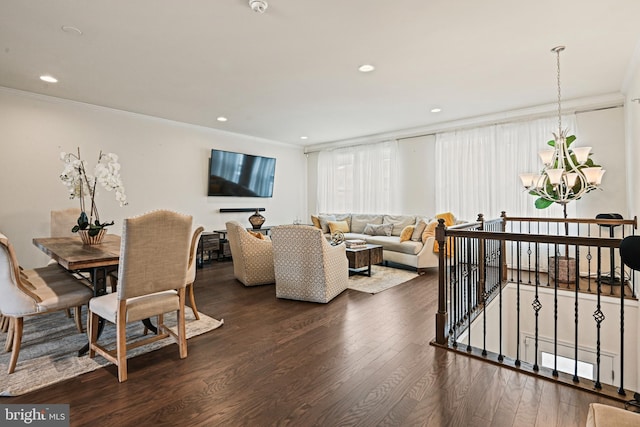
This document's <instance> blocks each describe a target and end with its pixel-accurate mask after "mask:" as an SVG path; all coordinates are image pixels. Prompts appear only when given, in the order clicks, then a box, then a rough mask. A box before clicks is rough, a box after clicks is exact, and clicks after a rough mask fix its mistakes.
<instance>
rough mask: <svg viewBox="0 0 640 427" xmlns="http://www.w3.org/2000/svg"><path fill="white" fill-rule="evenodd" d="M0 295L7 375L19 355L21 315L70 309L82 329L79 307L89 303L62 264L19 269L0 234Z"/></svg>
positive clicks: (88, 295) (87, 290) (85, 288)
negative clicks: (5, 324) (5, 326)
mask: <svg viewBox="0 0 640 427" xmlns="http://www.w3.org/2000/svg"><path fill="white" fill-rule="evenodd" d="M0 295H2V298H0V313H2V315H3V317H5V318H9V319H10V325H9V331H8V334H7V347H10V348H11V349H12V351H11V357H10V361H9V369H8V373H9V374H11V373H13V372H14V371H15V368H16V364H17V362H18V355H19V354H20V347H21V343H22V332H23V325H24V318H25V317H29V316H35V315H39V314H45V313H51V312H54V311H62V310H66V309H70V308H74V309H75V310H76V316H75V318H76V326H79V327H80V330H82V327H81V326H80V325H79V321H80V311H79V309H80V307H81V306H82V305H84V304H87V303H88V302H89V300H90V299H91V297H92V296H93V291H92V290H91V289H90V288H89V287H88V286H86V285H84V284H83V282H81V281H79V280H77V279H76V278H74V277H73V276H72V275H71V274H69V272H68V271H67V270H65V269H64V268H62V267H56V266H49V267H44V268H40V269H37V268H36V269H33V270H21V269H20V264H18V260H17V259H16V254H15V252H14V250H13V246H12V245H11V243H10V242H9V239H8V238H7V237H6V236H5V235H4V234H2V233H0ZM9 344H10V345H9ZM7 351H8V348H7Z"/></svg>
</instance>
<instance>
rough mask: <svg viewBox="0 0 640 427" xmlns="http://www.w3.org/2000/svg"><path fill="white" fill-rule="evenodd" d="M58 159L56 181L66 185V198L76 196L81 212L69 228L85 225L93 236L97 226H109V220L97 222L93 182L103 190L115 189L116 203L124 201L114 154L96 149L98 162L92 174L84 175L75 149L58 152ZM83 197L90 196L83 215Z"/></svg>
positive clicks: (84, 170) (83, 227)
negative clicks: (73, 225) (60, 169)
mask: <svg viewBox="0 0 640 427" xmlns="http://www.w3.org/2000/svg"><path fill="white" fill-rule="evenodd" d="M60 160H61V161H62V162H63V163H64V169H63V170H62V173H61V174H60V180H61V181H62V183H63V184H64V185H65V186H66V187H67V189H68V191H69V198H71V199H76V198H77V199H80V210H81V211H82V213H81V214H80V218H78V225H76V226H75V227H73V230H72V231H73V232H76V231H78V230H85V229H87V228H88V229H89V235H95V234H98V232H99V231H100V229H102V228H104V227H106V226H108V225H113V222H110V223H101V222H100V216H99V214H98V208H97V207H96V204H95V196H96V187H97V184H98V183H100V185H101V186H102V187H103V188H104V189H106V190H107V191H114V192H115V195H116V200H117V201H118V203H120V206H125V205H126V204H127V196H126V194H125V190H124V186H123V185H122V180H121V179H120V164H119V163H118V156H117V155H115V154H114V153H108V154H103V153H102V152H100V155H99V156H98V163H97V164H96V167H95V169H94V175H89V174H87V172H86V168H85V163H84V160H82V159H81V158H80V149H79V148H78V154H77V155H76V154H73V153H65V152H62V153H60ZM87 196H88V197H90V198H91V208H90V210H89V216H87V214H86V210H85V204H84V198H85V197H87ZM94 218H95V220H94Z"/></svg>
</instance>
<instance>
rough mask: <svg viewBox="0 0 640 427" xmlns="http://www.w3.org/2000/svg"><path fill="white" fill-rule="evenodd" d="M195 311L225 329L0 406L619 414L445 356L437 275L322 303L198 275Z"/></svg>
mask: <svg viewBox="0 0 640 427" xmlns="http://www.w3.org/2000/svg"><path fill="white" fill-rule="evenodd" d="M195 292H196V298H197V302H198V308H199V309H200V311H202V312H203V313H206V314H208V315H210V316H213V317H215V318H218V319H220V318H224V320H225V324H224V326H223V327H222V328H219V329H217V330H215V331H212V332H210V333H208V334H205V335H202V336H198V337H194V338H192V339H190V340H189V356H188V357H187V358H186V359H184V360H180V359H179V357H178V349H177V347H176V346H175V345H170V346H168V347H164V348H162V349H160V350H157V351H154V352H152V353H148V354H145V355H143V356H140V357H136V358H134V359H130V360H129V380H128V381H127V382H125V383H122V384H120V383H118V381H117V373H116V369H115V368H114V367H113V366H110V367H107V368H104V369H100V370H98V371H95V372H91V373H88V374H85V375H82V376H80V377H77V378H74V379H71V380H68V381H65V382H62V383H59V384H56V385H53V386H51V387H48V388H46V389H42V390H39V391H36V392H33V393H30V394H27V395H24V396H19V397H14V398H1V399H0V403H68V404H70V407H71V425H72V426H84V425H87V426H89V425H91V426H138V427H143V426H148V425H168V426H271V425H292V426H346V425H350V426H351V425H354V426H355V425H360V426H422V425H424V426H518V427H521V426H562V427H565V426H584V424H585V422H586V417H587V410H588V404H589V403H590V402H601V403H608V404H611V405H613V406H617V407H622V404H621V403H619V402H615V401H612V400H607V399H604V398H601V397H599V396H596V395H594V394H591V393H588V392H585V391H581V390H576V389H573V388H570V387H566V386H562V385H560V384H556V383H554V382H550V381H547V380H542V379H537V378H534V377H532V376H528V375H525V374H521V373H518V372H515V371H512V370H509V369H507V368H503V367H500V366H496V365H491V364H488V363H485V362H482V361H479V360H475V359H472V358H469V357H466V356H464V355H460V354H455V353H453V352H449V351H446V350H443V349H440V348H437V347H434V346H431V345H430V344H429V342H430V341H431V340H432V339H433V337H434V333H435V312H436V305H437V272H436V271H431V272H428V273H427V274H425V275H424V276H419V277H417V278H415V279H413V280H412V281H411V282H409V283H406V284H403V285H401V286H397V287H394V288H392V289H389V290H387V291H384V292H381V293H379V294H376V295H370V294H366V293H361V292H357V291H352V290H347V291H346V292H344V293H343V294H341V295H340V296H338V297H337V298H336V299H334V300H333V301H332V302H331V303H329V304H315V303H306V302H299V301H288V300H278V299H276V297H275V290H274V286H273V285H267V286H258V287H250V288H246V287H244V286H242V285H241V284H240V283H239V282H237V281H236V280H235V279H234V278H233V266H232V263H231V261H225V262H213V263H212V264H210V265H206V266H205V268H204V269H201V270H198V276H197V279H196V286H195Z"/></svg>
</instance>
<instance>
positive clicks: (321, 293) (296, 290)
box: [271, 225, 349, 303]
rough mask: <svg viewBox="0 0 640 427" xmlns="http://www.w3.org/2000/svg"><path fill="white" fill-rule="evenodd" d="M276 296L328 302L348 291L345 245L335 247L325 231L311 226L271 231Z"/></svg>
mask: <svg viewBox="0 0 640 427" xmlns="http://www.w3.org/2000/svg"><path fill="white" fill-rule="evenodd" d="M271 241H272V242H273V261H274V268H275V275H276V297H278V298H287V299H294V300H300V301H312V302H321V303H327V302H329V301H331V300H332V299H333V298H335V297H336V296H337V295H339V294H340V293H341V292H342V291H344V290H345V289H347V286H348V282H349V261H348V260H347V254H346V247H345V245H343V244H341V245H337V246H332V245H331V244H330V243H329V242H328V241H327V239H326V238H325V237H324V235H323V234H322V230H321V229H319V228H316V227H312V226H307V225H279V226H277V227H273V228H272V229H271Z"/></svg>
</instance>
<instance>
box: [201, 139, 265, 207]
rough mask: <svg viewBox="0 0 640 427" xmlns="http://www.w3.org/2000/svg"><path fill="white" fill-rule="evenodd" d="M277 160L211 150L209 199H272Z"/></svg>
mask: <svg viewBox="0 0 640 427" xmlns="http://www.w3.org/2000/svg"><path fill="white" fill-rule="evenodd" d="M275 171H276V159H274V158H271V157H262V156H252V155H250V154H242V153H234V152H231V151H222V150H215V149H214V150H211V159H210V164H209V192H208V194H209V196H235V197H272V196H273V177H274V175H275Z"/></svg>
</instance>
